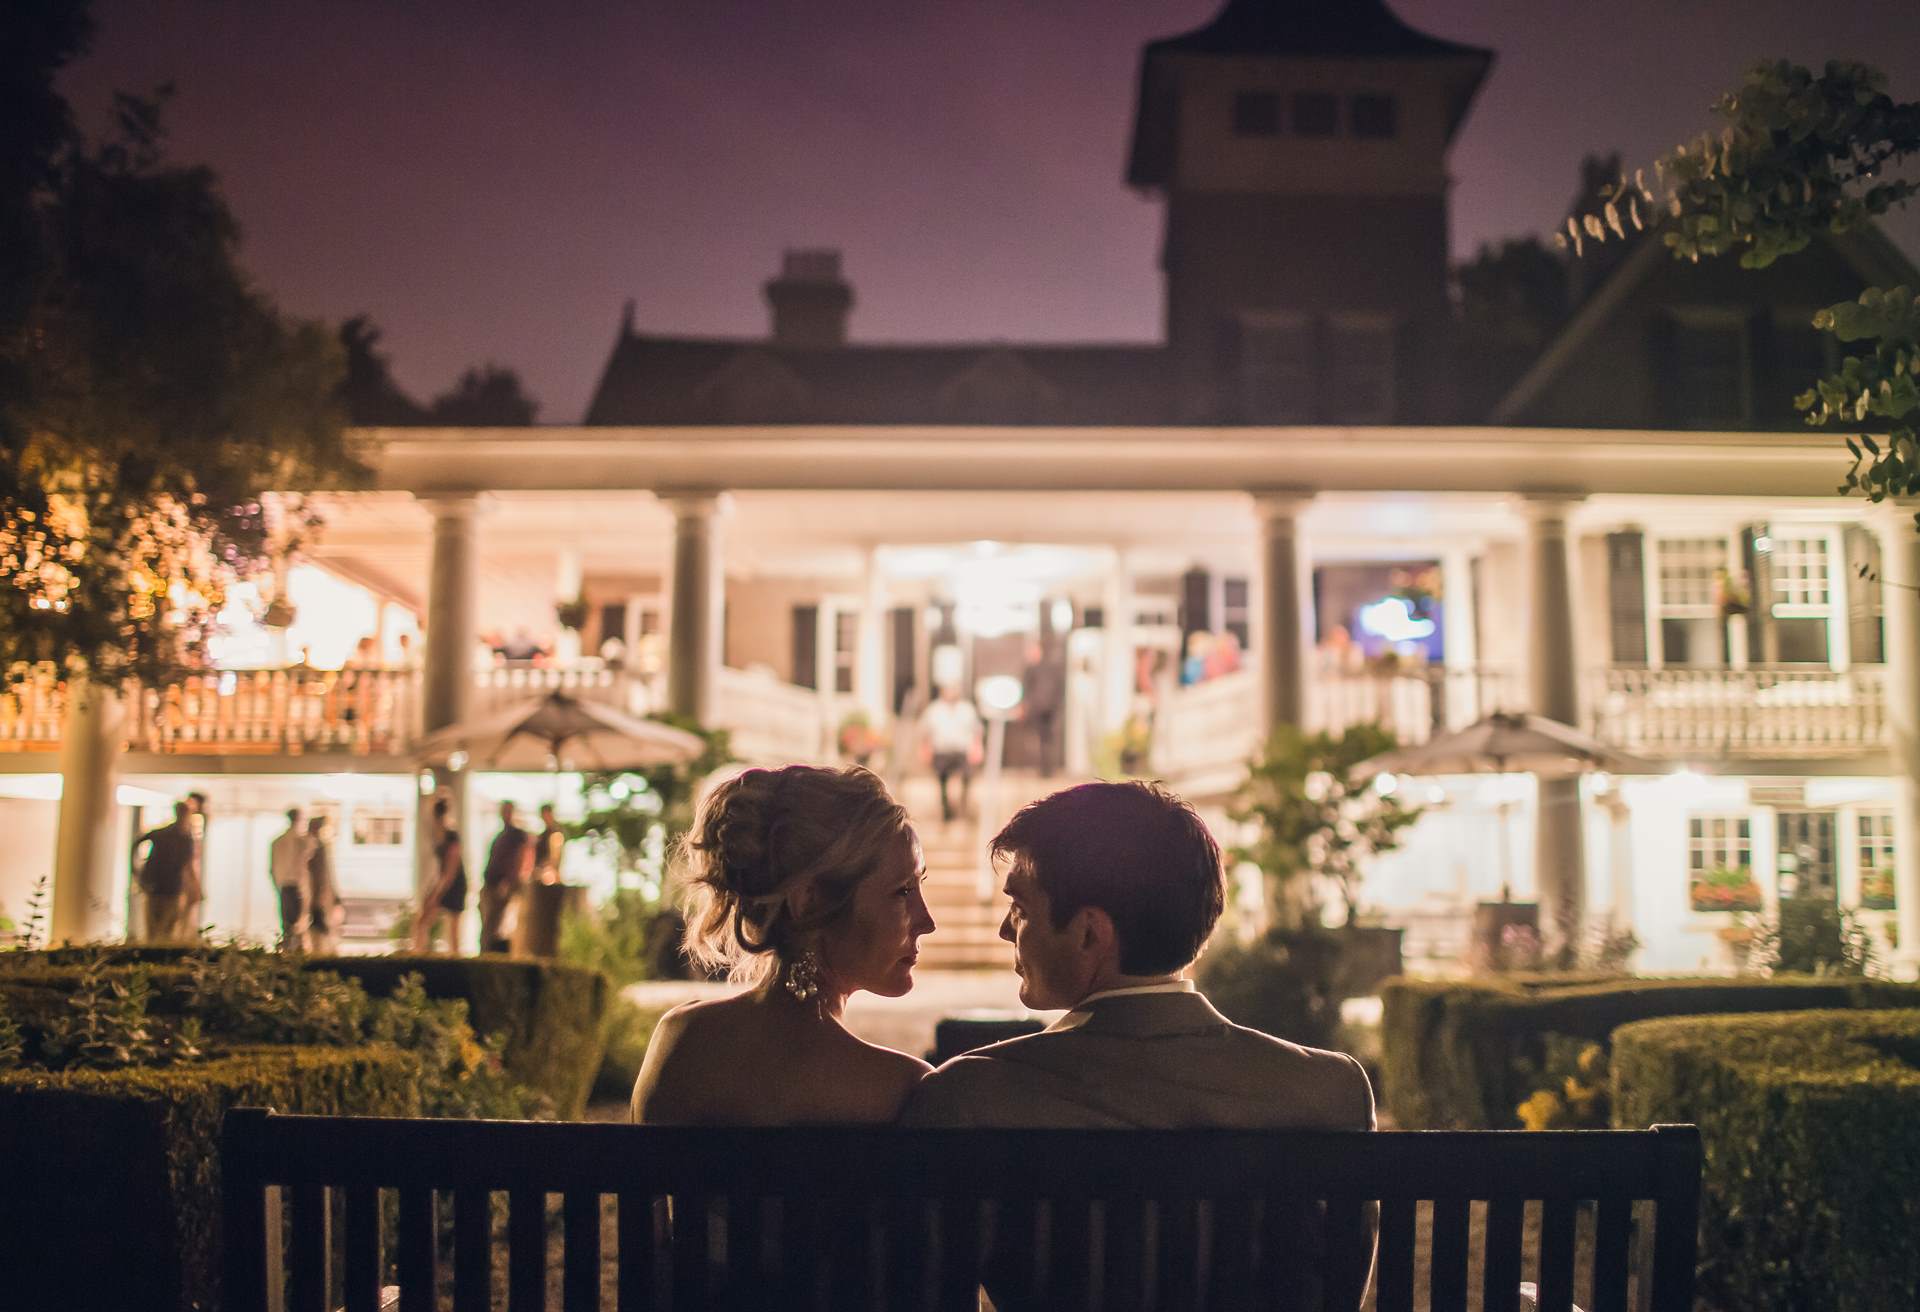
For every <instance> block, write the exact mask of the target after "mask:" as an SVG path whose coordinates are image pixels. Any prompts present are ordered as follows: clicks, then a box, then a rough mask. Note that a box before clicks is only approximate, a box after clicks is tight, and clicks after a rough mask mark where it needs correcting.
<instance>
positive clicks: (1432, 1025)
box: [1381, 976, 1920, 1130]
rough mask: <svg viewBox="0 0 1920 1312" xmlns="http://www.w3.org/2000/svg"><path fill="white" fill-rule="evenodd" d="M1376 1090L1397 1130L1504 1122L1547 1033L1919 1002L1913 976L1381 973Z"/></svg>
mask: <svg viewBox="0 0 1920 1312" xmlns="http://www.w3.org/2000/svg"><path fill="white" fill-rule="evenodd" d="M1381 1001H1382V1015H1381V1031H1382V1042H1383V1044H1384V1049H1385V1051H1384V1058H1385V1060H1384V1065H1383V1068H1382V1074H1381V1095H1382V1102H1383V1103H1384V1105H1385V1107H1386V1110H1387V1113H1388V1115H1389V1116H1391V1117H1392V1119H1393V1121H1394V1123H1395V1124H1397V1125H1399V1126H1401V1127H1402V1128H1405V1129H1461V1130H1480V1129H1508V1128H1512V1127H1514V1126H1516V1125H1517V1124H1518V1123H1519V1122H1518V1119H1517V1114H1518V1113H1517V1109H1518V1108H1519V1106H1520V1104H1521V1103H1523V1102H1525V1101H1526V1100H1527V1098H1528V1097H1530V1096H1531V1095H1532V1094H1533V1093H1534V1092H1535V1091H1537V1090H1538V1089H1539V1088H1541V1087H1543V1085H1542V1080H1543V1079H1549V1078H1551V1077H1550V1076H1549V1075H1547V1074H1546V1073H1545V1072H1546V1071H1547V1068H1548V1066H1549V1062H1550V1058H1549V1052H1548V1045H1549V1042H1550V1041H1555V1040H1554V1036H1562V1037H1563V1038H1564V1039H1568V1040H1584V1041H1586V1042H1589V1043H1596V1044H1599V1045H1601V1046H1602V1048H1604V1047H1605V1046H1606V1045H1607V1043H1608V1041H1609V1036H1610V1035H1611V1034H1612V1033H1613V1031H1614V1030H1615V1029H1616V1028H1618V1027H1619V1026H1621V1025H1624V1024H1627V1023H1628V1022H1630V1021H1636V1020H1647V1019H1652V1018H1657V1017H1662V1016H1697V1015H1715V1014H1725V1013H1742V1012H1764V1011H1805V1010H1809V1009H1815V1008H1825V1009H1836V1008H1844V1009H1850V1010H1857V1009H1860V1008H1862V1007H1868V1006H1873V1007H1920V987H1916V986H1914V985H1900V984H1891V983H1887V982H1885V981H1878V980H1846V979H1836V978H1812V977H1796V976H1778V977H1775V978H1773V979H1769V980H1752V979H1624V980H1611V981H1606V982H1591V981H1580V982H1574V983H1562V982H1560V981H1558V980H1556V979H1555V978H1554V977H1552V976H1518V977H1509V976H1501V977H1490V978H1484V979H1476V980H1415V979H1397V980H1389V981H1388V982H1387V983H1386V985H1384V986H1383V987H1382V989H1381Z"/></svg>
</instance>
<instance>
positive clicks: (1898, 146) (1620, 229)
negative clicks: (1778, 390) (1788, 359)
mask: <svg viewBox="0 0 1920 1312" xmlns="http://www.w3.org/2000/svg"><path fill="white" fill-rule="evenodd" d="M1715 112H1716V113H1717V114H1718V115H1719V116H1720V118H1722V119H1723V120H1724V121H1725V126H1724V127H1722V129H1721V130H1720V131H1719V132H1718V133H1703V134H1702V135H1700V136H1699V137H1696V138H1695V139H1694V140H1692V141H1690V142H1684V143H1682V144H1681V145H1679V146H1677V147H1675V148H1674V150H1673V152H1672V153H1671V154H1669V155H1666V156H1663V157H1662V158H1660V159H1658V160H1656V161H1655V162H1654V166H1653V168H1654V181H1653V183H1652V184H1651V185H1649V183H1648V181H1647V178H1646V175H1645V172H1644V170H1642V171H1638V172H1636V173H1635V174H1634V175H1633V177H1632V178H1627V177H1624V176H1623V177H1621V178H1620V179H1619V180H1618V182H1617V183H1616V184H1615V185H1614V187H1613V188H1612V189H1611V190H1610V192H1609V193H1608V194H1607V195H1606V196H1605V197H1603V198H1602V202H1601V204H1600V206H1599V207H1598V209H1597V211H1589V212H1587V213H1585V214H1582V215H1578V216H1576V217H1574V218H1570V219H1568V220H1567V234H1566V236H1565V237H1563V238H1562V240H1563V241H1566V240H1569V239H1570V240H1571V243H1572V245H1573V247H1574V250H1575V252H1576V253H1579V252H1580V251H1581V250H1582V249H1583V247H1584V245H1585V242H1586V241H1587V240H1589V239H1590V240H1593V241H1596V242H1605V241H1607V240H1609V239H1617V238H1622V237H1624V236H1625V235H1626V232H1627V229H1628V228H1629V227H1631V228H1633V229H1635V230H1636V231H1637V230H1640V229H1643V228H1647V227H1649V226H1651V225H1655V224H1657V225H1658V226H1659V227H1660V229H1661V231H1662V235H1661V240H1662V241H1664V242H1665V243H1666V245H1667V246H1668V247H1669V248H1670V249H1671V250H1672V251H1673V252H1674V254H1675V255H1676V256H1677V257H1679V258H1682V259H1689V260H1698V259H1700V258H1701V257H1702V256H1717V255H1729V254H1737V255H1738V257H1739V260H1740V263H1741V265H1742V266H1743V267H1745V268H1749V269H1763V268H1766V267H1767V266H1768V265H1770V264H1772V263H1773V262H1774V261H1775V260H1777V259H1780V258H1782V257H1783V256H1788V255H1792V254H1795V253H1796V252H1799V251H1803V250H1805V249H1806V248H1807V247H1808V246H1809V245H1810V244H1811V243H1812V242H1813V241H1814V240H1815V238H1817V237H1820V236H1822V235H1839V234H1844V233H1847V232H1849V231H1852V230H1854V229H1856V228H1859V227H1860V226H1861V225H1863V224H1866V223H1869V222H1871V221H1872V220H1873V219H1875V218H1878V217H1879V216H1881V215H1883V214H1885V213H1887V212H1888V211H1889V210H1890V209H1892V208H1893V207H1895V206H1897V205H1904V204H1906V203H1907V202H1908V201H1909V200H1911V199H1912V198H1913V197H1914V196H1915V195H1916V194H1920V181H1915V180H1913V179H1911V178H1902V177H1899V176H1896V174H1897V172H1898V170H1899V169H1900V168H1901V166H1903V165H1905V164H1908V163H1910V162H1911V161H1913V160H1915V159H1916V158H1920V103H1913V102H1905V103H1903V102H1898V101H1895V100H1894V99H1893V98H1892V97H1891V96H1890V95H1888V94H1887V90H1886V79H1885V77H1884V76H1883V75H1882V74H1881V73H1879V72H1878V71H1876V70H1875V69H1872V68H1869V67H1867V66H1866V65H1864V64H1851V63H1829V64H1828V65H1827V66H1826V68H1825V70H1824V71H1823V72H1821V73H1818V74H1816V73H1813V72H1812V71H1810V70H1808V69H1806V68H1802V67H1800V66H1798V65H1795V64H1790V63H1788V62H1787V61H1785V60H1777V61H1772V62H1767V63H1762V64H1758V65H1756V66H1755V67H1754V68H1753V69H1752V70H1751V71H1750V72H1748V74H1747V76H1746V79H1745V80H1744V81H1743V82H1742V83H1741V85H1740V87H1739V88H1738V89H1737V90H1735V91H1733V92H1731V93H1730V94H1728V95H1726V96H1724V97H1723V98H1722V99H1721V100H1720V101H1719V103H1718V104H1717V105H1716V106H1715ZM1917 292H1920V288H1910V287H1892V288H1881V287H1874V288H1869V289H1867V291H1865V292H1864V293H1862V294H1861V296H1860V298H1859V300H1858V301H1857V302H1842V303H1840V304H1838V305H1833V306H1829V307H1827V308H1826V309H1824V310H1821V311H1820V312H1819V313H1818V314H1817V315H1815V317H1814V321H1813V322H1814V326H1815V327H1817V328H1820V329H1823V330H1825V331H1827V332H1831V333H1832V334H1833V335H1834V336H1835V337H1836V338H1838V339H1839V340H1840V341H1841V342H1843V343H1846V344H1848V346H1849V347H1850V348H1851V349H1850V350H1849V351H1847V352H1845V353H1843V354H1844V359H1843V360H1842V363H1841V365H1840V367H1839V368H1838V369H1837V370H1835V371H1834V372H1833V373H1831V374H1829V375H1827V376H1826V377H1824V378H1821V379H1819V380H1818V381H1817V382H1815V383H1814V385H1813V386H1812V387H1811V388H1809V389H1808V390H1807V391H1806V392H1804V393H1802V394H1801V395H1800V396H1798V397H1796V398H1795V405H1796V406H1797V407H1798V408H1799V409H1800V410H1802V411H1803V412H1804V413H1805V415H1806V419H1807V422H1808V423H1809V424H1811V425H1814V426H1832V425H1846V426H1849V427H1852V428H1854V429H1855V431H1856V433H1859V435H1858V436H1857V437H1853V438H1849V439H1848V441H1847V446H1848V449H1849V450H1850V451H1851V452H1852V455H1853V465H1852V468H1851V469H1850V470H1849V471H1848V473H1847V476H1846V480H1845V482H1844V483H1842V484H1841V486H1840V490H1841V491H1842V492H1862V493H1865V494H1866V496H1867V498H1868V500H1870V501H1876V502H1877V501H1881V500H1883V499H1885V498H1886V497H1890V496H1891V497H1911V496H1914V495H1916V494H1920V449H1917V448H1916V444H1915V443H1916V434H1915V425H1914V412H1915V409H1916V407H1917V406H1920V393H1917V392H1916V379H1920V295H1916V293H1917ZM1869 420H1879V421H1882V424H1881V425H1879V426H1878V427H1880V428H1881V433H1882V435H1881V436H1880V437H1878V438H1876V437H1875V436H1873V435H1872V434H1869V433H1863V432H1860V431H1859V430H1860V429H1862V428H1864V427H1865V426H1867V425H1868V421H1869Z"/></svg>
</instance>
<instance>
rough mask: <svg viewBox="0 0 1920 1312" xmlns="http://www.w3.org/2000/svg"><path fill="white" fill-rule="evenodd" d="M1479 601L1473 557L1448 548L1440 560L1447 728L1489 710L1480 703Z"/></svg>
mask: <svg viewBox="0 0 1920 1312" xmlns="http://www.w3.org/2000/svg"><path fill="white" fill-rule="evenodd" d="M1479 604H1480V599H1479V598H1478V597H1477V596H1475V595H1474V591H1473V557H1472V555H1471V554H1470V553H1469V551H1468V550H1467V548H1465V547H1448V548H1447V549H1446V551H1445V552H1443V553H1442V554H1441V557H1440V613H1441V615H1442V616H1443V617H1444V618H1445V624H1446V627H1445V630H1444V631H1443V632H1442V634H1441V637H1442V639H1443V641H1444V642H1445V643H1446V670H1447V687H1446V708H1447V727H1448V728H1449V729H1460V728H1464V727H1465V726H1467V725H1468V724H1471V723H1472V722H1473V721H1474V720H1476V719H1478V718H1479V717H1480V716H1482V715H1485V714H1486V713H1487V711H1488V710H1489V709H1490V708H1489V707H1485V706H1482V705H1481V704H1480V683H1479V680H1478V678H1476V677H1475V674H1474V667H1475V666H1477V665H1479V663H1480V642H1479V638H1478V636H1477V635H1476V634H1475V632H1474V627H1475V623H1476V618H1475V617H1476V616H1477V614H1478V607H1479Z"/></svg>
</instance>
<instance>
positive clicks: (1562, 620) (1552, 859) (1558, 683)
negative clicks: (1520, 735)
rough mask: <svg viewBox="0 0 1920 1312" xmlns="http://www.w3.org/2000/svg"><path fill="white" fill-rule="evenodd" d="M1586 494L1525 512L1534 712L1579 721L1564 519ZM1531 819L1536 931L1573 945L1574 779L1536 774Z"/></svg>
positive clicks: (1577, 917)
mask: <svg viewBox="0 0 1920 1312" xmlns="http://www.w3.org/2000/svg"><path fill="white" fill-rule="evenodd" d="M1584 499H1585V498H1584V497H1581V496H1578V495H1569V494H1565V493H1532V494H1528V495H1525V496H1523V497H1522V498H1521V499H1520V509H1521V511H1522V512H1523V513H1524V514H1525V516H1526V518H1527V594H1528V596H1527V601H1528V605H1527V638H1528V651H1527V655H1528V660H1527V687H1528V691H1529V692H1530V694H1531V699H1530V700H1531V704H1532V707H1533V712H1534V714H1536V715H1543V716H1545V717H1546V718H1548V719H1550V720H1558V721H1560V722H1561V723H1562V724H1568V725H1575V726H1578V725H1579V723H1580V678H1579V661H1578V657H1577V655H1576V651H1575V646H1574V630H1573V559H1572V554H1571V553H1570V551H1569V550H1568V546H1567V517H1568V515H1569V514H1571V513H1572V511H1573V508H1574V507H1575V506H1576V505H1578V504H1579V503H1580V502H1581V501H1583V500H1584ZM1537 805H1538V807H1539V811H1538V814H1537V815H1536V817H1535V820H1534V878H1535V881H1536V887H1537V888H1538V889H1539V890H1540V904H1541V905H1540V909H1541V913H1542V914H1541V931H1542V933H1543V934H1544V935H1545V936H1546V937H1547V939H1548V940H1549V942H1550V943H1552V944H1554V945H1555V946H1558V945H1562V944H1577V943H1578V942H1579V941H1580V937H1581V935H1582V932H1583V931H1584V928H1585V924H1584V922H1585V917H1586V894H1587V877H1586V839H1585V834H1584V826H1583V824H1582V816H1581V804H1580V780H1579V778H1578V777H1577V776H1574V777H1569V778H1565V779H1542V780H1541V781H1540V788H1539V798H1538V803H1537Z"/></svg>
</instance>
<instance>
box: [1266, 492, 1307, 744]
mask: <svg viewBox="0 0 1920 1312" xmlns="http://www.w3.org/2000/svg"><path fill="white" fill-rule="evenodd" d="M1312 502H1313V493H1311V492H1308V491H1303V490H1276V491H1270V492H1256V493H1255V494H1254V498H1253V510H1254V516H1255V518H1256V519H1257V520H1258V522H1259V526H1260V528H1259V531H1260V556H1259V588H1260V592H1259V598H1258V602H1257V604H1256V606H1255V608H1254V609H1255V615H1254V620H1255V631H1254V644H1253V645H1254V658H1255V660H1256V662H1257V664H1258V668H1259V671H1260V681H1259V689H1260V726H1261V732H1262V733H1263V734H1265V733H1268V732H1271V731H1272V730H1273V729H1274V728H1276V727H1277V726H1279V725H1282V724H1297V725H1304V724H1306V723H1307V719H1308V714H1309V707H1308V676H1307V643H1308V640H1309V638H1310V637H1311V635H1312V632H1313V625H1312V617H1311V615H1310V614H1309V612H1310V610H1311V609H1312V588H1311V586H1310V584H1309V582H1308V579H1309V575H1308V572H1307V570H1308V565H1307V550H1306V545H1305V542H1304V540H1303V535H1302V533H1301V527H1300V518H1301V516H1302V515H1303V514H1304V513H1305V511H1306V509H1307V507H1308V506H1309V505H1311V504H1312Z"/></svg>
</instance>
